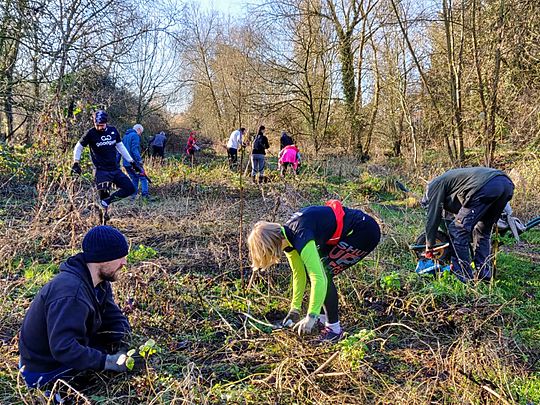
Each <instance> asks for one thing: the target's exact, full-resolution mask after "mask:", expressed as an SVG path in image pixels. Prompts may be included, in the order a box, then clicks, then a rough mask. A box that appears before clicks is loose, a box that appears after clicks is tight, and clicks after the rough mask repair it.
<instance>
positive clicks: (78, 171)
mask: <svg viewBox="0 0 540 405" xmlns="http://www.w3.org/2000/svg"><path fill="white" fill-rule="evenodd" d="M81 173H82V169H81V165H80V164H79V162H75V163H73V166H72V167H71V174H78V175H80V174H81Z"/></svg>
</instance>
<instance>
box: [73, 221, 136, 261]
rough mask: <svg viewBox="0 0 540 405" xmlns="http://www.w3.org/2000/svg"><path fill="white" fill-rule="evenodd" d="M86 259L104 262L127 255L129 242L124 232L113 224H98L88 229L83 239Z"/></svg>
mask: <svg viewBox="0 0 540 405" xmlns="http://www.w3.org/2000/svg"><path fill="white" fill-rule="evenodd" d="M82 249H83V255H84V261H85V262H86V263H103V262H110V261H111V260H116V259H120V258H121V257H124V256H127V254H128V250H129V248H128V244H127V241H126V238H125V236H124V235H122V233H121V232H120V231H119V230H117V229H115V228H113V227H112V226H105V225H101V226H96V227H94V228H92V229H90V230H89V231H88V233H87V234H86V235H85V236H84V239H83V241H82Z"/></svg>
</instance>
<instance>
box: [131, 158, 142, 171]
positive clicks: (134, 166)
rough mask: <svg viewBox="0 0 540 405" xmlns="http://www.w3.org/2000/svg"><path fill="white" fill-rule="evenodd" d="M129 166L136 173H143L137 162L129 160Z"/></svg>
mask: <svg viewBox="0 0 540 405" xmlns="http://www.w3.org/2000/svg"><path fill="white" fill-rule="evenodd" d="M131 167H132V168H133V171H134V172H135V173H137V174H141V173H143V169H142V167H141V166H139V164H138V163H135V161H133V162H131Z"/></svg>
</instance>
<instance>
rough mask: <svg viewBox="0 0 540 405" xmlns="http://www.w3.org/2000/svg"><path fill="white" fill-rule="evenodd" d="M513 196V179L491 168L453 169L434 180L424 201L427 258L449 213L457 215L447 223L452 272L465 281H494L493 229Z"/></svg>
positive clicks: (430, 254) (429, 185) (431, 253)
mask: <svg viewBox="0 0 540 405" xmlns="http://www.w3.org/2000/svg"><path fill="white" fill-rule="evenodd" d="M513 194H514V184H513V183H512V180H510V178H509V177H508V176H507V175H506V174H505V173H504V172H502V171H500V170H495V169H491V168H487V167H470V168H461V169H452V170H449V171H447V172H446V173H444V174H442V175H441V176H439V177H436V178H435V179H433V180H432V181H431V182H430V183H429V184H428V185H427V188H426V192H425V194H424V197H423V198H422V202H421V204H422V206H423V207H426V208H427V210H428V211H427V222H426V257H427V258H431V257H433V250H432V247H433V246H434V245H435V240H436V235H437V229H438V228H439V225H440V223H441V220H442V211H443V210H445V211H446V212H447V213H451V214H454V219H453V221H449V223H447V227H448V231H449V233H450V237H451V243H452V247H453V249H452V250H453V254H452V266H451V268H452V272H453V273H454V274H455V275H456V276H457V277H458V278H459V279H460V280H461V281H469V280H473V279H476V278H478V279H480V280H489V279H491V277H492V272H491V264H490V260H489V259H490V253H491V229H492V228H493V224H494V223H495V222H496V221H497V220H498V219H499V217H500V215H501V213H502V211H503V210H504V207H505V205H506V203H507V202H508V201H510V200H511V199H512V196H513ZM471 242H473V246H472V247H473V252H474V256H473V258H472V263H474V271H473V268H472V266H471V252H470V250H471Z"/></svg>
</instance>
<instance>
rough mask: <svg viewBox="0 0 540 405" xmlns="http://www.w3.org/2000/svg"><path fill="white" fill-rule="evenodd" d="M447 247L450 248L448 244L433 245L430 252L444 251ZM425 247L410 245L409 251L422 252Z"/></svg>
mask: <svg viewBox="0 0 540 405" xmlns="http://www.w3.org/2000/svg"><path fill="white" fill-rule="evenodd" d="M448 246H450V243H449V242H446V243H437V244H436V245H433V246H432V247H431V250H434V251H437V250H442V249H446V248H447V247H448ZM426 247H427V245H410V246H409V249H411V250H423V249H426Z"/></svg>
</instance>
